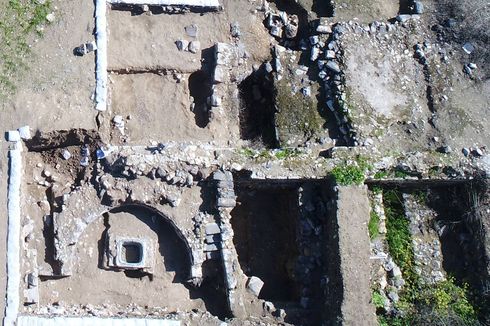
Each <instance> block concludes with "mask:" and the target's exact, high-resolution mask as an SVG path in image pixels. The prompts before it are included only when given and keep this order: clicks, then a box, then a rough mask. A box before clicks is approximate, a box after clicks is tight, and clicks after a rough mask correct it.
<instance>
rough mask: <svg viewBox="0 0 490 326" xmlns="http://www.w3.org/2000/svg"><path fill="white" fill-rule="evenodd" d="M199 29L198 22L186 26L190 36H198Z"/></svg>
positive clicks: (186, 31)
mask: <svg viewBox="0 0 490 326" xmlns="http://www.w3.org/2000/svg"><path fill="white" fill-rule="evenodd" d="M198 30H199V29H198V27H197V25H196V24H192V25H189V26H186V27H185V33H186V34H187V36H189V37H197V33H198Z"/></svg>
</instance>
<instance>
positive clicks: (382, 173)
mask: <svg viewBox="0 0 490 326" xmlns="http://www.w3.org/2000/svg"><path fill="white" fill-rule="evenodd" d="M389 174H390V173H389V172H388V171H378V172H376V173H375V174H374V179H376V180H379V179H385V178H387V177H388V175H389Z"/></svg>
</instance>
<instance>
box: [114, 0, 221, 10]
mask: <svg viewBox="0 0 490 326" xmlns="http://www.w3.org/2000/svg"><path fill="white" fill-rule="evenodd" d="M108 2H109V3H112V4H124V5H149V6H189V7H212V8H218V7H219V6H220V4H219V1H218V0H109V1H108Z"/></svg>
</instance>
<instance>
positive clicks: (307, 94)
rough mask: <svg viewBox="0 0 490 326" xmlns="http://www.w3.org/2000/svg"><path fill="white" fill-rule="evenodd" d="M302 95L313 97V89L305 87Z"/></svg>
mask: <svg viewBox="0 0 490 326" xmlns="http://www.w3.org/2000/svg"><path fill="white" fill-rule="evenodd" d="M301 93H302V94H303V96H305V97H310V96H311V87H303V88H302V89H301Z"/></svg>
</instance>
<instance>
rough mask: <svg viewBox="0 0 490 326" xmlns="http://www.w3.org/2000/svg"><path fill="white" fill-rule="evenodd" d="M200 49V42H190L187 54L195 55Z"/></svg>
mask: <svg viewBox="0 0 490 326" xmlns="http://www.w3.org/2000/svg"><path fill="white" fill-rule="evenodd" d="M200 49H201V42H199V41H192V42H191V43H189V52H191V53H197V52H198V51H199V50H200Z"/></svg>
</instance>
